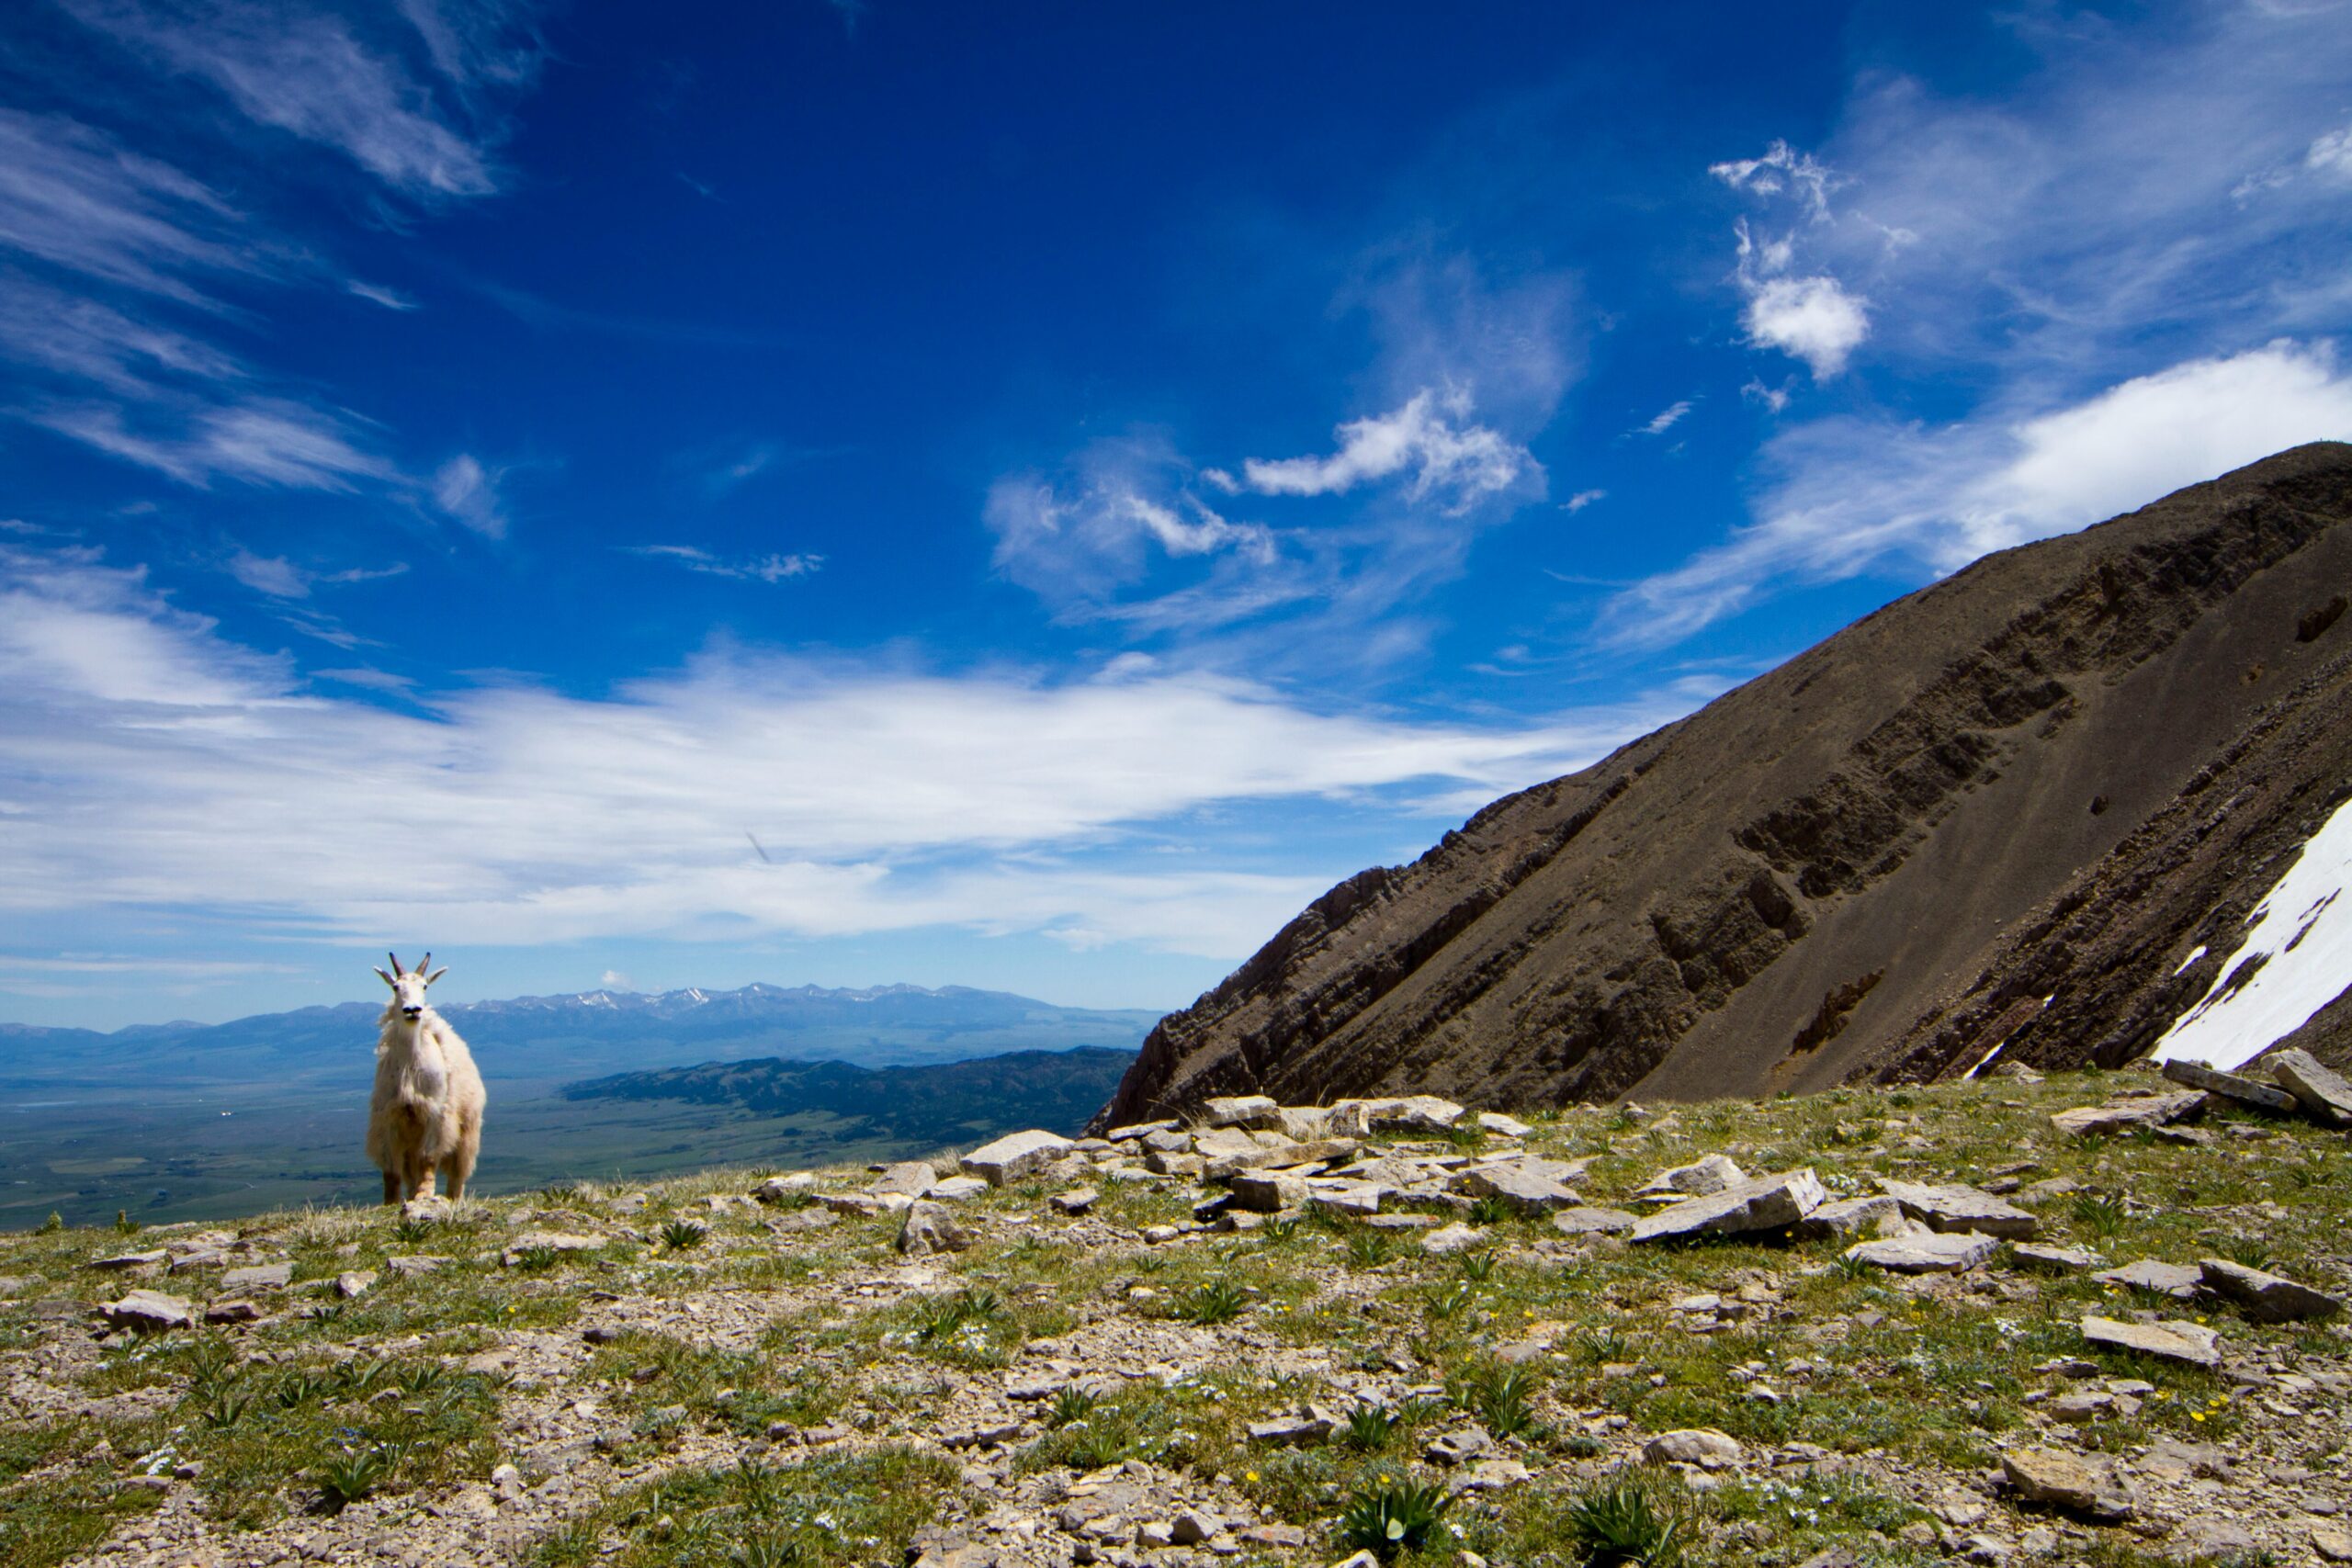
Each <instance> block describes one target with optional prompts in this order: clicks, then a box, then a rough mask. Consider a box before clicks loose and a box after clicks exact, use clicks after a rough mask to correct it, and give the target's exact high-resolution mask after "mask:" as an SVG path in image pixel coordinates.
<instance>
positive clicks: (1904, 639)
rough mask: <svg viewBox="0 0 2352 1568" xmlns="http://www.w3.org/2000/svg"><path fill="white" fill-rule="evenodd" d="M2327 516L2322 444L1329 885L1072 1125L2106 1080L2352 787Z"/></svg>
mask: <svg viewBox="0 0 2352 1568" xmlns="http://www.w3.org/2000/svg"><path fill="white" fill-rule="evenodd" d="M2347 521H2352V446H2342V445H2337V444H2320V445H2315V446H2305V447H2301V448H2298V449H2296V450H2294V451H2292V452H2288V453H2283V454H2281V455H2280V456H2278V457H2272V458H2269V459H2267V460H2266V461H2264V462H2261V463H2257V464H2256V465H2254V466H2252V467H2250V468H2245V469H2241V470H2239V471H2238V472H2236V473H2233V474H2231V475H2229V476H2227V477H2225V478H2223V479H2217V480H2215V481H2213V482H2211V483H2209V484H2203V485H2199V486H2196V487H2194V488H2192V489H2189V490H2186V491H2180V492H2179V493H2177V494H2176V495H2173V496H2170V497H2168V498H2166V499H2165V500H2164V501H2161V502H2156V503H2155V504H2154V505H2152V506H2149V507H2146V508H2144V509H2143V510H2142V511H2140V512H2137V513H2132V514H2131V515H2129V516H2127V517H2122V518H2118V519H2116V520H2114V521H2113V522H2110V523H2107V524H2104V525H2099V526H2098V527H2094V528H2090V529H2086V530H2085V531H2084V532H2082V533H2079V534H2075V535H2071V536H2065V537H2062V538H2056V539H2050V540H2045V541H2043V542H2041V543H2038V544H2034V545H2029V546H2026V547H2022V548H2018V549H2014V550H2009V551H2006V552H2003V553H2002V554H1999V555H1996V556H1992V557H1988V558H1985V559H1984V560H1981V561H1978V562H1977V563H1976V564H1974V565H1973V566H1972V567H1970V568H1968V569H1967V570H1963V571H1962V572H1959V573H1957V574H1955V575H1954V576H1952V577H1951V578H1950V579H1948V580H1946V581H1942V582H1939V583H1937V584H1935V585H1934V586H1933V587H1930V588H1928V589H1925V590H1922V591H1921V592H1917V593H1914V594H1912V595H1910V596H1909V597H1907V598H1905V599H1903V600H1900V601H1898V602H1896V603H1895V604H1891V605H1889V606H1887V607H1886V608H1885V609H1883V610H1881V611H1878V612H1877V613H1875V614H1873V615H1868V616H1865V617H1864V618H1863V619H1862V620H1860V621H1859V622H1857V623H1855V624H1854V625H1853V626H1849V627H1848V628H1847V629H1846V630H1844V631H1842V632H1840V633H1838V635H1837V636H1835V637H1831V638H1829V639H1828V640H1827V641H1826V642H1824V643H1822V644H1820V645H1819V646H1817V647H1815V648H1814V649H1810V650H1809V651H1807V652H1805V653H1804V654H1801V655H1799V656H1798V657H1797V658H1795V659H1793V660H1790V661H1789V662H1788V663H1787V664H1785V665H1783V666H1782V667H1781V668H1780V669H1778V670H1775V671H1771V672H1770V673H1769V674H1767V675H1763V676H1761V677H1758V679H1756V680H1754V681H1751V682H1748V683H1747V685H1745V686H1742V687H1740V688H1739V689H1738V690H1736V691H1735V692H1732V693H1730V694H1727V695H1725V696H1724V697H1721V698H1719V699H1717V700H1716V701H1715V702H1713V703H1711V704H1709V705H1707V706H1706V707H1704V708H1702V709H1701V710H1700V711H1699V712H1697V713H1695V714H1693V715H1691V716H1690V717H1688V718H1685V719H1682V720H1680V721H1679V722H1677V723H1675V724H1672V725H1669V726H1668V727H1667V728H1664V729H1661V730H1658V731H1657V732H1656V733H1655V734H1652V735H1649V736H1645V737H1644V738H1643V739H1639V740H1636V741H1634V742H1633V743H1631V744H1630V745H1627V746H1625V747H1623V749H1621V750H1618V751H1617V752H1616V753H1614V754H1613V755H1611V756H1610V757H1608V758H1606V759H1604V760H1603V761H1600V762H1597V763H1595V764H1594V765H1593V766H1591V767H1589V768H1587V769H1585V770H1584V771H1583V772H1581V773H1573V774H1570V775H1569V776H1567V777H1566V778H1562V779H1556V780H1554V781H1553V782H1551V783H1549V784H1540V785H1537V786H1536V787H1534V788H1532V789H1530V790H1526V791H1523V792H1521V794H1518V795H1511V796H1509V797H1507V798H1505V799H1503V800H1500V801H1498V802H1496V803H1495V804H1494V805H1492V806H1490V807H1487V808H1486V809H1485V810H1483V811H1481V812H1479V813H1478V814H1477V815H1476V816H1475V817H1473V818H1471V819H1470V820H1469V822H1467V823H1466V824H1464V827H1463V828H1462V829H1460V830H1459V831H1457V832H1452V833H1448V834H1447V835H1445V837H1444V839H1443V840H1442V841H1441V842H1439V843H1438V844H1437V845H1436V846H1435V847H1434V848H1432V849H1431V850H1430V852H1428V853H1426V854H1424V855H1423V856H1422V857H1421V858H1420V859H1419V861H1417V862H1415V863H1413V864H1411V865H1409V866H1398V867H1381V868H1375V869H1373V870H1370V871H1366V872H1363V873H1361V874H1358V875H1355V876H1352V877H1351V878H1349V879H1348V880H1347V881H1345V882H1343V883H1341V884H1340V886H1337V887H1334V888H1333V889H1331V891H1330V892H1329V893H1327V894H1325V895H1324V896H1323V897H1321V898H1318V899H1317V900H1316V901H1315V902H1314V904H1312V905H1311V906H1309V907H1308V908H1306V910H1305V911H1304V912H1302V913H1301V914H1300V915H1299V916H1298V917H1297V918H1296V919H1294V920H1292V921H1291V922H1290V924H1289V925H1287V926H1286V927H1284V928H1283V930H1282V931H1280V932H1279V933H1277V934H1276V935H1275V937H1274V938H1273V939H1272V941H1271V942H1268V943H1267V944H1266V945H1265V947H1264V948H1262V949H1261V951H1260V952H1259V953H1257V954H1256V955H1255V956H1254V957H1252V958H1251V959H1250V961H1249V962H1248V963H1246V964H1243V965H1242V966H1241V967H1240V968H1239V969H1238V970H1237V971H1236V972H1235V973H1234V974H1233V975H1232V976H1230V977H1228V978H1227V980H1226V981H1225V982H1224V983H1223V984H1221V985H1220V986H1218V987H1216V989H1215V990H1213V991H1211V992H1209V993H1208V994H1207V995H1205V996H1204V997H1202V998H1200V1000H1199V1001H1198V1002H1196V1003H1195V1004H1194V1005H1193V1007H1191V1008H1189V1009H1187V1010H1183V1011H1182V1012H1178V1013H1174V1014H1171V1015H1170V1017H1168V1018H1167V1019H1165V1020H1163V1021H1161V1022H1160V1024H1159V1027H1158V1028H1157V1029H1156V1030H1154V1031H1153V1032H1152V1034H1151V1036H1150V1038H1149V1039H1148V1040H1147V1041H1146V1042H1145V1044H1144V1048H1143V1052H1142V1055H1140V1056H1139V1057H1138V1059H1137V1060H1136V1064H1135V1066H1134V1067H1133V1068H1132V1069H1131V1070H1130V1071H1129V1072H1128V1074H1127V1075H1126V1077H1125V1080H1124V1081H1123V1082H1122V1083H1121V1085H1120V1088H1119V1091H1118V1093H1117V1095H1116V1096H1115V1098H1114V1100H1113V1101H1112V1103H1111V1104H1110V1106H1109V1107H1108V1108H1106V1110H1105V1111H1103V1114H1102V1115H1101V1116H1100V1117H1099V1118H1098V1119H1097V1122H1096V1123H1095V1125H1096V1127H1097V1128H1098V1129H1100V1128H1107V1127H1109V1126H1111V1125H1113V1124H1114V1123H1116V1122H1139V1121H1142V1120H1144V1119H1145V1118H1147V1117H1151V1116H1161V1115H1167V1114H1170V1113H1174V1112H1178V1111H1190V1110H1193V1109H1194V1108H1197V1107H1199V1106H1201V1105H1202V1104H1204V1102H1205V1101H1206V1100H1209V1099H1211V1098H1212V1097H1224V1096H1245V1095H1265V1096H1271V1097H1273V1098H1275V1099H1277V1100H1283V1101H1298V1100H1322V1099H1326V1098H1328V1097H1330V1096H1336V1095H1349V1094H1354V1095H1374V1094H1383V1093H1388V1094H1394V1093H1400V1092H1403V1091H1406V1090H1408V1089H1413V1090H1420V1091H1425V1092H1439V1093H1443V1094H1447V1095H1451V1096H1453V1097H1455V1098H1458V1099H1461V1100H1466V1101H1470V1102H1473V1103H1480V1104H1488V1105H1495V1104H1500V1105H1516V1106H1542V1105H1547V1104H1552V1105H1556V1104H1566V1103H1570V1102H1575V1101H1579V1100H1582V1101H1590V1100H1609V1099H1612V1098H1615V1097H1619V1096H1623V1095H1627V1094H1632V1093H1636V1092H1638V1093H1639V1094H1640V1095H1641V1096H1642V1097H1644V1098H1652V1097H1655V1098H1704V1097H1712V1096H1717V1095H1724V1094H1763V1093H1770V1092H1772V1091H1775V1090H1777V1089H1797V1090H1806V1089H1819V1088H1823V1087H1826V1086H1828V1085H1832V1084H1836V1083H1839V1082H1846V1081H1853V1080H1858V1079H1879V1080H1893V1079H1931V1078H1935V1077H1943V1076H1950V1075H1955V1074H1959V1073H1963V1072H1966V1071H1969V1070H1971V1069H1973V1068H1976V1067H1978V1066H1981V1065H1982V1064H1984V1063H1985V1061H1986V1060H1988V1059H1989V1058H1990V1057H1992V1055H1994V1054H1995V1053H1996V1052H1998V1053H1999V1055H2000V1056H2001V1058H2002V1059H2003V1060H2004V1061H2007V1062H2013V1063H2020V1064H2030V1065H2035V1066H2075V1065H2082V1064H2086V1063H2090V1062H2096V1063H2098V1064H2100V1065H2103V1066H2115V1065H2119V1064H2120V1063H2122V1062H2124V1061H2127V1060H2129V1059H2131V1058H2132V1057H2134V1056H2136V1055H2140V1054H2141V1053H2143V1052H2144V1051H2145V1050H2146V1049H2147V1048H2148V1046H2149V1045H2150V1044H2151V1043H2153V1042H2154V1039H2155V1038H2156V1037H2157V1036H2158V1035H2159V1034H2160V1033H2162V1032H2163V1031H2164V1030H2165V1028H2166V1027H2167V1026H2168V1025H2169V1024H2170V1023H2171V1021H2173V1019H2175V1018H2176V1017H2177V1015H2178V1014H2179V1013H2180V1012H2181V1011H2182V1010H2183V1009H2185V1008H2186V1007H2188V1005H2189V1004H2190V1003H2192V1002H2194V1001H2195V1000H2196V999H2197V998H2199V997H2201V996H2202V995H2203V994H2204V992H2205V991H2206V989H2207V988H2208V987H2211V984H2212V982H2213V979H2214V977H2215V976H2216V975H2217V974H2218V973H2219V972H2220V969H2221V966H2222V964H2223V963H2224V962H2226V960H2227V959H2228V957H2229V956H2230V954H2231V953H2233V951H2234V945H2233V936H2234V934H2235V933H2236V932H2238V931H2240V929H2241V928H2242V926H2243V923H2244V920H2245V915H2246V913H2247V911H2248V910H2249V909H2250V908H2252V907H2253V906H2254V904H2255V903H2256V901H2257V900H2258V899H2259V898H2260V897H2261V896H2262V895H2263V893H2264V892H2266V891H2267V888H2268V887H2269V886H2270V885H2271V884H2272V883H2273V882H2275V881H2276V880H2277V878H2278V874H2280V872H2281V871H2282V870H2283V869H2284V865H2285V863H2287V862H2289V861H2290V860H2291V859H2292V857H2293V856H2294V855H2295V854H2296V852H2298V851H2299V850H2300V848H2301V844H2302V843H2303V841H2304V840H2305V839H2307V838H2308V837H2309V835H2310V834H2311V833H2312V831H2313V829H2315V828H2316V826H2317V824H2318V823H2319V822H2320V821H2321V820H2324V818H2325V816H2326V814H2327V813H2328V811H2329V810H2330V809H2332V807H2334V806H2335V804H2338V803H2340V801H2341V799H2342V798H2343V796H2344V795H2345V793H2346V788H2347V781H2352V725H2346V724H2344V723H2343V722H2342V715H2343V713H2344V712H2345V711H2346V709H2347V706H2352V617H2339V616H2338V615H2331V614H2329V613H2328V607H2329V606H2330V605H2331V604H2338V605H2340V604H2342V602H2343V600H2342V594H2343V585H2344V584H2345V583H2346V581H2352V526H2347V525H2346V524H2347ZM2337 1013H2342V1014H2343V1015H2344V1016H2343V1018H2342V1019H2340V1020H2339V1021H2338V1022H2337V1023H2335V1024H2331V1023H2329V1022H2328V1020H2329V1019H2330V1018H2332V1017H2334V1016H2335V1014H2337ZM2339 1025H2340V1027H2339ZM2331 1030H2332V1031H2335V1032H2334V1033H2331V1032H2330V1031H2331ZM2338 1033H2340V1034H2343V1035H2344V1036H2345V1040H2344V1041H2343V1042H2341V1043H2342V1044H2345V1045H2346V1046H2352V1005H2338V1006H2337V1007H2335V1008H2332V1009H2328V1010H2323V1012H2322V1013H2321V1014H2320V1015H2319V1016H2317V1017H2316V1018H2315V1019H2314V1020H2313V1022H2312V1026H2310V1027H2309V1028H2308V1029H2307V1031H2306V1032H2305V1034H2304V1035H2302V1036H2299V1037H2298V1038H2297V1039H2296V1040H2295V1041H2294V1042H2292V1043H2295V1044H2299V1045H2303V1046H2306V1047H2308V1048H2309V1049H2311V1050H2312V1054H2313V1055H2315V1056H2317V1057H2318V1058H2319V1059H2320V1060H2322V1061H2323V1062H2325V1061H2331V1060H2341V1059H2342V1057H2341V1055H2338V1054H2336V1052H2337V1046H2338V1044H2339V1042H2338V1041H2337V1040H2336V1034H2338Z"/></svg>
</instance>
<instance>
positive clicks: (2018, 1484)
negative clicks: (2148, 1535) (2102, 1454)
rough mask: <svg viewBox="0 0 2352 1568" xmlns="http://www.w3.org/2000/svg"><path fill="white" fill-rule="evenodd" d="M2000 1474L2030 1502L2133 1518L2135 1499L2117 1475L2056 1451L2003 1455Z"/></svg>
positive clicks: (2101, 1515) (2104, 1516)
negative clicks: (2117, 1478) (2132, 1507)
mask: <svg viewBox="0 0 2352 1568" xmlns="http://www.w3.org/2000/svg"><path fill="white" fill-rule="evenodd" d="M2001 1473H2002V1474H2003V1475H2004V1476H2006V1477H2007V1480H2008V1483H2009V1484H2010V1485H2011V1486H2013V1487H2015V1488H2016V1489H2017V1491H2018V1495H2019V1496H2022V1497H2023V1498H2025V1499H2026V1500H2027V1501H2028V1502H2030V1503H2041V1504H2044V1505H2046V1506H2051V1507H2056V1508H2065V1509H2069V1510H2071V1511H2073V1512H2075V1513H2078V1514H2086V1515H2088V1516H2090V1517H2093V1518H2097V1519H2108V1520H2114V1519H2123V1518H2129V1517H2131V1496H2130V1495H2129V1494H2127V1493H2126V1492H2125V1491H2124V1490H2123V1488H2122V1486H2121V1485H2120V1483H2118V1482H2117V1480H2116V1479H2115V1476H2114V1473H2113V1472H2110V1471H2109V1470H2108V1469H2107V1468H2106V1467H2105V1466H2104V1465H2099V1464H2094V1463H2091V1462H2089V1461H2085V1460H2083V1459H2080V1458H2078V1457H2076V1456H2075V1455H2074V1454H2070V1453H2065V1452H2063V1451H2061V1450H2057V1449H2018V1450H2014V1451H2012V1452H2009V1453H2006V1454H2003V1455H2002V1456H2001Z"/></svg>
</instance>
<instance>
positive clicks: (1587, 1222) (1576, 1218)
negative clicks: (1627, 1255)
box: [1552, 1208, 1642, 1235]
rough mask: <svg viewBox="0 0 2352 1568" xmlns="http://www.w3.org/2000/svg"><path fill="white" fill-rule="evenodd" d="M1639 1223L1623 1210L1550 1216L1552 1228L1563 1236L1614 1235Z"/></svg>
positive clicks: (1600, 1210) (1590, 1210)
mask: <svg viewBox="0 0 2352 1568" xmlns="http://www.w3.org/2000/svg"><path fill="white" fill-rule="evenodd" d="M1641 1223H1642V1222H1641V1217H1640V1216H1639V1215H1637V1214H1629V1213H1626V1212H1625V1211H1624V1210H1623V1209H1603V1208H1585V1209H1569V1210H1566V1211H1565V1212H1564V1213H1557V1214H1555V1215H1553V1216H1552V1228H1553V1229H1554V1230H1555V1231H1558V1232H1559V1233H1560V1234H1561V1235H1618V1234H1620V1233H1622V1232H1624V1231H1629V1230H1632V1229H1633V1228H1634V1226H1635V1225H1637V1224H1641Z"/></svg>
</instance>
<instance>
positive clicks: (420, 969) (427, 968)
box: [416, 953, 433, 975]
mask: <svg viewBox="0 0 2352 1568" xmlns="http://www.w3.org/2000/svg"><path fill="white" fill-rule="evenodd" d="M416 972H417V973H418V974H420V975H429V974H431V973H432V972H433V954H431V953H426V954H425V955H424V963H422V964H418V965H417V966H416Z"/></svg>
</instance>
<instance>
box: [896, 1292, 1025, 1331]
mask: <svg viewBox="0 0 2352 1568" xmlns="http://www.w3.org/2000/svg"><path fill="white" fill-rule="evenodd" d="M911 1312H912V1314H913V1318H914V1322H913V1324H912V1325H911V1327H912V1329H913V1332H914V1337H915V1338H916V1340H917V1341H918V1342H919V1343H921V1344H924V1345H932V1344H936V1343H938V1342H939V1341H941V1340H944V1339H953V1338H954V1337H956V1335H957V1334H959V1333H961V1332H962V1331H963V1329H964V1327H965V1326H966V1325H968V1324H975V1323H989V1322H993V1321H994V1320H996V1319H998V1318H1001V1317H1002V1316H1003V1315H1004V1303H1002V1302H1001V1301H999V1300H998V1299H997V1294H996V1292H994V1291H978V1290H963V1291H957V1292H956V1293H955V1294H953V1295H945V1296H924V1297H922V1298H921V1299H919V1300H918V1301H916V1302H915V1303H914V1305H913V1307H912V1309H911Z"/></svg>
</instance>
